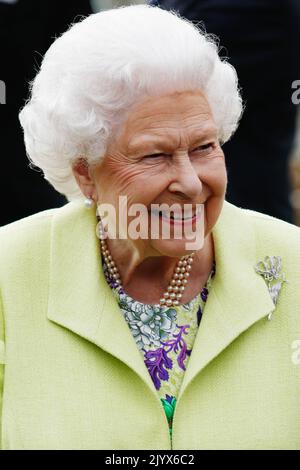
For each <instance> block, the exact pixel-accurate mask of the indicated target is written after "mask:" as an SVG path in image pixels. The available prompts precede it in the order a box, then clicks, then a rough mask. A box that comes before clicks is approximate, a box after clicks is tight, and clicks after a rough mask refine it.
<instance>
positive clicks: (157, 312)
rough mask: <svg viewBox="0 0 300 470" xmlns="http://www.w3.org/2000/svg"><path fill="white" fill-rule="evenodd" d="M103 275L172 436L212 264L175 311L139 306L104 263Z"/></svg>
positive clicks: (206, 295)
mask: <svg viewBox="0 0 300 470" xmlns="http://www.w3.org/2000/svg"><path fill="white" fill-rule="evenodd" d="M103 271H104V274H105V278H106V280H107V282H108V284H109V286H110V287H111V289H112V291H113V293H114V295H115V296H116V298H117V301H118V304H119V306H120V310H121V312H122V314H123V316H124V318H125V320H126V322H127V324H128V326H129V328H130V330H131V333H132V335H133V338H134V340H135V342H136V344H137V347H138V348H139V350H140V352H141V354H142V355H143V359H144V363H145V366H146V368H147V370H148V372H149V374H150V376H151V378H152V381H153V384H154V386H155V388H156V390H157V391H158V393H159V397H160V400H161V402H162V405H163V407H164V410H165V412H166V417H167V419H168V423H169V426H170V433H171V425H172V418H173V413H174V410H175V404H176V397H177V395H178V392H179V389H180V385H181V382H182V379H183V374H184V372H185V370H186V367H187V363H188V358H189V356H190V355H191V352H192V347H193V343H194V340H195V337H196V334H197V330H198V327H199V325H200V322H201V318H202V315H203V311H204V306H205V303H206V301H207V298H208V294H209V289H210V286H211V283H212V280H213V277H214V275H215V271H216V268H215V264H214V266H213V269H212V271H211V273H210V276H209V278H208V280H207V282H206V284H205V286H204V287H203V288H202V290H201V292H200V293H199V294H198V295H197V296H196V297H195V298H194V299H192V300H191V301H190V302H188V303H186V304H181V305H179V306H177V307H161V306H160V305H159V304H156V305H148V304H142V303H141V302H138V301H136V300H134V299H132V298H131V297H130V296H129V295H127V294H126V292H125V291H124V289H123V288H121V287H119V286H118V285H117V284H116V283H115V281H114V279H113V278H112V277H111V275H110V273H109V271H108V269H107V266H106V264H105V262H104V261H103Z"/></svg>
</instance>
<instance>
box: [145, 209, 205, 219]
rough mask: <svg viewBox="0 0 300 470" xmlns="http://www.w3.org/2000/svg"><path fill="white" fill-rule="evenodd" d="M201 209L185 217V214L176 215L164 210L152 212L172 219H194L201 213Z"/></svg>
mask: <svg viewBox="0 0 300 470" xmlns="http://www.w3.org/2000/svg"><path fill="white" fill-rule="evenodd" d="M200 211H201V209H200V208H199V209H197V210H196V211H195V212H193V215H192V216H187V217H184V216H181V215H180V216H174V214H171V215H170V213H169V212H163V211H156V210H153V211H152V212H153V213H154V214H155V215H161V216H162V217H164V218H166V219H168V218H170V219H172V220H191V219H193V218H194V217H195V216H196V215H198V214H199V213H200Z"/></svg>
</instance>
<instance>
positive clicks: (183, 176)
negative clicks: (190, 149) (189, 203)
mask: <svg viewBox="0 0 300 470" xmlns="http://www.w3.org/2000/svg"><path fill="white" fill-rule="evenodd" d="M172 171H173V172H174V175H175V176H174V178H173V181H172V182H171V183H170V185H169V187H168V189H169V191H170V192H171V193H178V194H179V195H180V196H181V197H183V198H184V199H190V200H193V201H194V200H196V199H197V197H199V195H200V194H201V193H202V189H203V185H202V182H201V180H200V178H199V175H198V174H197V172H196V170H195V168H194V166H193V164H192V162H191V161H190V159H189V157H188V155H187V158H181V159H178V160H177V162H174V166H173V169H172Z"/></svg>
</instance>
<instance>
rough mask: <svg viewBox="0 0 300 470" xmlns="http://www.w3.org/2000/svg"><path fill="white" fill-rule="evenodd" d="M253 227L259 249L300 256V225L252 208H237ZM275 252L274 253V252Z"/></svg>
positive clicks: (267, 252) (271, 253) (269, 252)
mask: <svg viewBox="0 0 300 470" xmlns="http://www.w3.org/2000/svg"><path fill="white" fill-rule="evenodd" d="M237 209H238V210H239V211H240V214H241V216H242V217H245V218H246V220H247V221H248V222H249V223H250V225H251V226H252V227H253V230H254V233H255V238H256V244H257V247H258V249H264V250H265V252H266V255H267V254H270V255H273V254H274V255H276V254H277V253H278V254H279V253H284V254H286V255H290V256H296V257H299V258H300V227H298V226H296V225H293V224H291V223H288V222H285V221H284V220H281V219H278V218H276V217H272V216H270V215H267V214H263V213H261V212H257V211H254V210H250V209H241V208H237ZM273 252H274V253H273Z"/></svg>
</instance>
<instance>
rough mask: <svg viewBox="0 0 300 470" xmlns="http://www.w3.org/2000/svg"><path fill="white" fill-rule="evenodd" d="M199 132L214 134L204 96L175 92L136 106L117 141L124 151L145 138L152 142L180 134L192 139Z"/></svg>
mask: <svg viewBox="0 0 300 470" xmlns="http://www.w3.org/2000/svg"><path fill="white" fill-rule="evenodd" d="M201 128H203V129H206V128H208V129H210V130H214V129H215V130H216V125H215V122H214V119H213V116H212V112H211V109H210V106H209V103H208V101H207V99H206V97H205V94H204V93H203V92H202V91H200V90H199V91H193V92H191V91H188V92H181V93H179V92H178V93H172V94H169V95H164V96H159V97H148V98H145V99H144V100H141V101H140V102H138V103H136V104H135V105H134V106H133V107H132V109H131V110H130V112H129V113H128V115H127V117H126V120H125V121H124V123H123V125H122V127H121V129H120V133H119V138H120V143H122V144H124V145H126V146H127V147H128V146H130V147H136V146H138V142H139V140H140V137H141V136H144V135H147V136H149V137H150V138H151V135H153V136H154V137H155V136H157V135H161V136H167V135H169V134H171V135H172V133H176V132H179V131H180V132H186V133H188V134H189V133H190V134H191V136H193V135H195V133H197V131H200V130H201Z"/></svg>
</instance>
